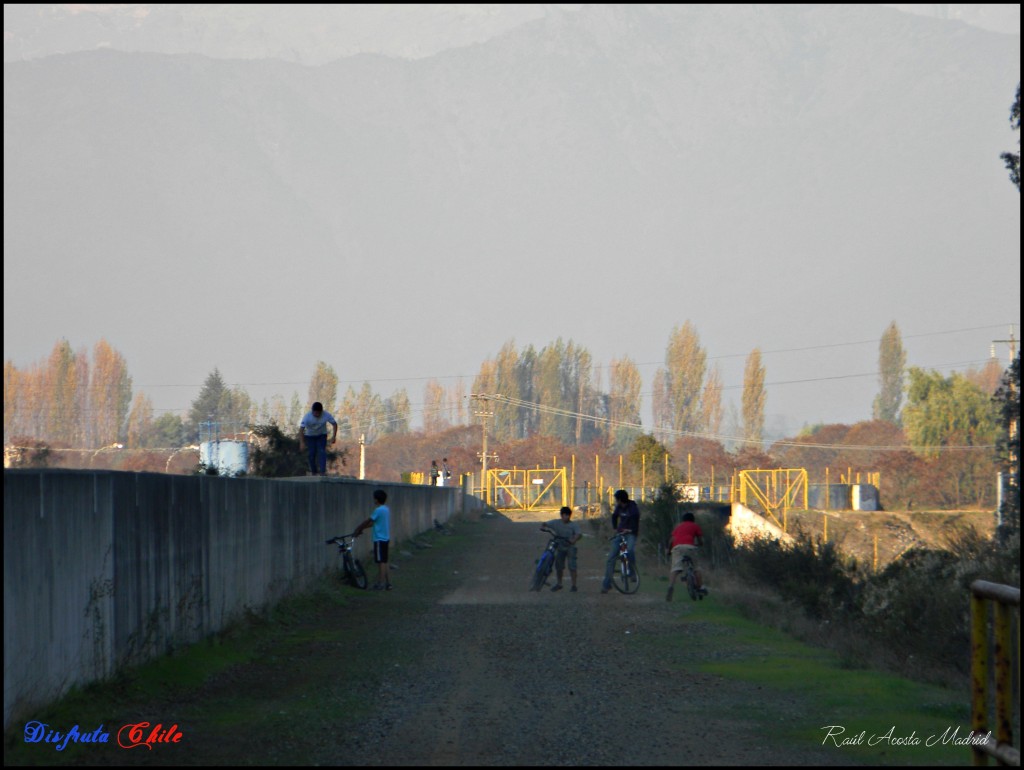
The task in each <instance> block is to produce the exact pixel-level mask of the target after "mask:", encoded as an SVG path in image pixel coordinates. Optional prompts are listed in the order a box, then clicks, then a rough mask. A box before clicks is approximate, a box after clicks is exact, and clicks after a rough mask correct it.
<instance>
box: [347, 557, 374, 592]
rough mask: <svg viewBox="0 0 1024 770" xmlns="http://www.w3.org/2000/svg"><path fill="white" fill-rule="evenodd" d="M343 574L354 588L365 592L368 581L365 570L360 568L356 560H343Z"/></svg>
mask: <svg viewBox="0 0 1024 770" xmlns="http://www.w3.org/2000/svg"><path fill="white" fill-rule="evenodd" d="M345 572H346V573H347V576H348V582H349V583H350V584H352V585H353V586H355V588H358V589H362V590H364V591H366V590H367V586H368V585H369V581H368V580H367V570H365V569H364V568H362V565H361V564H360V563H359V560H358V559H353V558H351V557H350V558H348V559H345Z"/></svg>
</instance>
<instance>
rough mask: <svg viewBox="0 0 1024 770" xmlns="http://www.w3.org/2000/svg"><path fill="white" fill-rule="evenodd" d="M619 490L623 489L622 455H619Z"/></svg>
mask: <svg viewBox="0 0 1024 770" xmlns="http://www.w3.org/2000/svg"><path fill="white" fill-rule="evenodd" d="M619 489H622V455H619Z"/></svg>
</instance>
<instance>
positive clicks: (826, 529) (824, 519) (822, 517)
mask: <svg viewBox="0 0 1024 770" xmlns="http://www.w3.org/2000/svg"><path fill="white" fill-rule="evenodd" d="M821 520H822V521H823V522H824V524H825V542H826V543H827V542H828V514H827V513H823V514H821Z"/></svg>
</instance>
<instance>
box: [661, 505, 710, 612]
mask: <svg viewBox="0 0 1024 770" xmlns="http://www.w3.org/2000/svg"><path fill="white" fill-rule="evenodd" d="M702 545H704V532H703V531H701V528H700V525H699V524H697V522H696V521H694V519H693V514H692V513H690V512H689V511H687V512H686V513H684V514H683V520H682V521H681V522H679V524H677V525H676V528H675V529H673V530H672V536H671V537H670V538H669V541H668V549H669V551H670V552H671V553H672V566H671V567H670V568H669V580H668V593H667V594H665V601H667V602H670V601H672V589H673V588H675V585H676V576H677V575H678V574H679V573H680V572H682V571H683V557H684V556H689V557H690V561H692V562H693V574H694V575H695V576H696V577H697V590H698V591H700V592H701V593H702V594H704V596H707V595H708V589H706V588H705V587H704V580H703V578H702V577H701V575H700V570H699V569H697V549H698V548H699V547H700V546H702Z"/></svg>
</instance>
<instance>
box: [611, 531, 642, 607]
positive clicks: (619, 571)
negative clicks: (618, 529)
mask: <svg viewBox="0 0 1024 770" xmlns="http://www.w3.org/2000/svg"><path fill="white" fill-rule="evenodd" d="M615 538H618V539H619V557H618V564H616V569H615V570H614V571H613V572H612V585H613V586H615V590H617V591H618V592H619V593H623V594H635V593H636V592H637V589H639V588H640V571H639V570H637V568H636V564H631V563H630V561H629V545H628V544H627V543H626V536H625V535H623V534H621V533H617V534H615V535H613V536H612V537H611V538H609V539H610V540H614V539H615Z"/></svg>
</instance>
